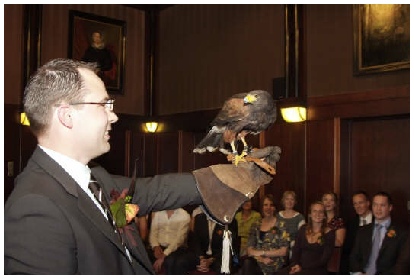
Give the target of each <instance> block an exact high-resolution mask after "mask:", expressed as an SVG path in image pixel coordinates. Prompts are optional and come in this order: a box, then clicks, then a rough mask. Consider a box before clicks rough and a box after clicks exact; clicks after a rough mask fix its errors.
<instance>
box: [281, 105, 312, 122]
mask: <svg viewBox="0 0 414 279" xmlns="http://www.w3.org/2000/svg"><path fill="white" fill-rule="evenodd" d="M280 111H281V113H282V117H283V119H284V120H285V121H286V122H290V123H293V122H302V121H305V120H306V108H305V107H286V108H281V109H280Z"/></svg>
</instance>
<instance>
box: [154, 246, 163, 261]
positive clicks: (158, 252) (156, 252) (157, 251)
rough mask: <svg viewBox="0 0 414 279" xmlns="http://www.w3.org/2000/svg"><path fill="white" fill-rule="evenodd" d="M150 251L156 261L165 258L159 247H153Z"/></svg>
mask: <svg viewBox="0 0 414 279" xmlns="http://www.w3.org/2000/svg"><path fill="white" fill-rule="evenodd" d="M152 250H153V251H154V257H155V258H156V259H159V258H163V257H165V255H164V251H163V250H162V248H161V247H160V246H155V247H154V248H153V249H152Z"/></svg>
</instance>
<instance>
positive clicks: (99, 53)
mask: <svg viewBox="0 0 414 279" xmlns="http://www.w3.org/2000/svg"><path fill="white" fill-rule="evenodd" d="M68 50H69V57H70V58H72V59H76V60H81V61H86V62H96V63H97V65H98V68H99V71H98V75H99V77H100V78H101V79H102V80H103V82H104V84H105V86H106V89H107V90H108V93H109V94H122V93H123V81H124V72H125V21H122V20H117V19H112V18H108V17H103V16H98V15H94V14H89V13H84V12H79V11H74V10H71V11H69V46H68Z"/></svg>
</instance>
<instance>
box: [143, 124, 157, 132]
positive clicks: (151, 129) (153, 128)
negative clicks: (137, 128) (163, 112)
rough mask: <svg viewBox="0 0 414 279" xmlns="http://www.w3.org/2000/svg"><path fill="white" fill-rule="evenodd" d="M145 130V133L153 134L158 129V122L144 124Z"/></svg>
mask: <svg viewBox="0 0 414 279" xmlns="http://www.w3.org/2000/svg"><path fill="white" fill-rule="evenodd" d="M145 128H146V129H147V132H149V133H155V132H156V131H157V128H158V122H146V123H145Z"/></svg>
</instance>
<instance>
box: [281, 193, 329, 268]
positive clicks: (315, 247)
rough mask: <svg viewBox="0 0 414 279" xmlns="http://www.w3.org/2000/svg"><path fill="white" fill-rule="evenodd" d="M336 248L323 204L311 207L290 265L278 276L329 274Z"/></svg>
mask: <svg viewBox="0 0 414 279" xmlns="http://www.w3.org/2000/svg"><path fill="white" fill-rule="evenodd" d="M334 246H335V232H334V231H333V230H331V229H329V227H328V225H327V215H326V212H325V207H324V205H323V203H322V202H320V201H317V202H314V203H312V204H311V205H310V207H309V217H308V223H307V225H305V226H302V227H301V228H300V229H299V232H298V234H297V236H296V241H295V245H294V246H293V249H292V259H291V261H290V265H289V266H288V267H286V268H283V269H282V270H281V271H280V272H279V273H278V274H321V275H322V274H327V273H328V271H327V264H328V261H329V259H330V257H331V255H332V251H333V249H334Z"/></svg>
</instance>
